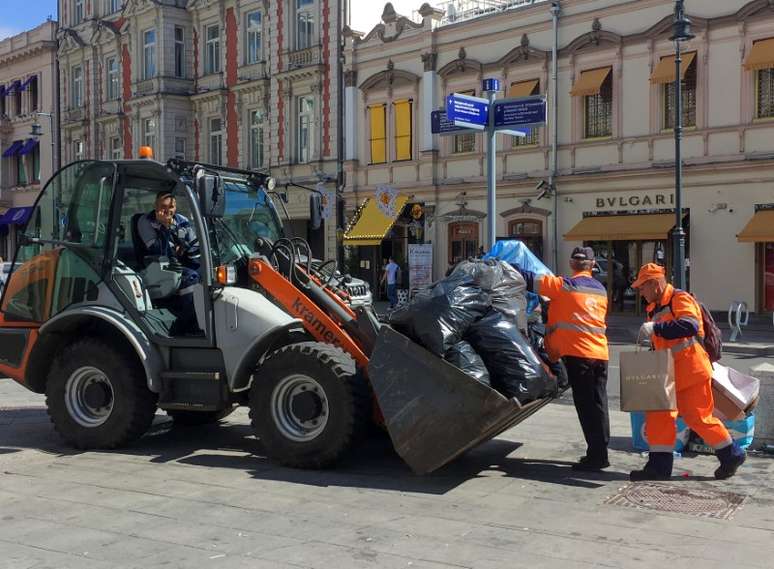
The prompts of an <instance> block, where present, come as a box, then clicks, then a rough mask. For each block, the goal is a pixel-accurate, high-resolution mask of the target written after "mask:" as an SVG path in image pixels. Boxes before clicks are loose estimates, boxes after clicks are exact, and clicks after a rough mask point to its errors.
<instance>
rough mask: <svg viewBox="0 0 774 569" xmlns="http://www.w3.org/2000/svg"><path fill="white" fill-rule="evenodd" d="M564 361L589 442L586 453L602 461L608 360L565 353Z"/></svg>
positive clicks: (605, 438) (607, 427) (606, 440)
mask: <svg viewBox="0 0 774 569" xmlns="http://www.w3.org/2000/svg"><path fill="white" fill-rule="evenodd" d="M564 365H565V367H566V368H567V376H568V377H569V380H570V387H572V400H573V402H574V403H575V410H576V411H577V412H578V419H579V420H580V424H581V428H582V429H583V436H584V437H585V438H586V444H587V445H588V450H587V451H586V456H588V457H589V460H591V461H594V462H605V461H607V445H608V443H609V442H610V417H609V416H608V412H607V362H606V361H603V360H591V359H586V358H576V357H571V356H567V357H565V358H564Z"/></svg>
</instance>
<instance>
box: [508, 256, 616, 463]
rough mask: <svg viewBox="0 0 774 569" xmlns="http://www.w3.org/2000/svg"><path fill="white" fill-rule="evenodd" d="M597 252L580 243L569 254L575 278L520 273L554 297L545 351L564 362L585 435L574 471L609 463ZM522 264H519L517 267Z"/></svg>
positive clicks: (603, 303) (603, 310)
mask: <svg viewBox="0 0 774 569" xmlns="http://www.w3.org/2000/svg"><path fill="white" fill-rule="evenodd" d="M594 264H595V259H594V250H593V249H592V248H591V247H576V248H575V249H574V250H573V252H572V255H571V257H570V268H571V269H572V273H573V274H572V277H570V278H566V277H556V276H553V275H535V274H533V273H530V272H528V271H524V270H521V269H520V268H519V271H520V272H521V273H522V275H523V276H524V278H525V280H526V281H527V288H528V289H529V290H530V291H532V292H535V293H537V294H539V295H540V296H543V297H546V298H548V299H550V301H551V302H550V305H549V307H548V322H547V323H546V351H547V352H548V356H549V358H550V359H551V360H552V361H558V360H559V359H560V358H562V359H563V360H564V365H565V367H566V368H567V376H568V379H569V381H570V386H571V387H572V399H573V402H574V403H575V410H576V411H577V413H578V420H579V421H580V424H581V428H582V429H583V436H584V438H585V439H586V445H587V450H586V456H584V457H582V458H581V459H580V460H579V461H578V462H577V463H576V464H574V465H573V470H582V471H590V472H594V471H598V470H601V469H603V468H607V467H608V466H610V463H609V462H608V456H607V446H608V443H609V442H610V418H609V416H608V409H607V364H608V360H609V354H608V347H607V336H606V335H605V334H606V331H607V328H606V324H605V318H606V317H607V292H606V291H605V287H604V286H603V285H602V284H601V283H600V282H599V281H598V280H596V279H595V278H594V277H593V276H592V273H591V271H592V269H593V268H594ZM517 268H518V267H517Z"/></svg>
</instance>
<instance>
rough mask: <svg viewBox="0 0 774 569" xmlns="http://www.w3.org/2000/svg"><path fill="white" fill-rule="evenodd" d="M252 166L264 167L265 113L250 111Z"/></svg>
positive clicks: (256, 167)
mask: <svg viewBox="0 0 774 569" xmlns="http://www.w3.org/2000/svg"><path fill="white" fill-rule="evenodd" d="M250 167H251V168H253V169H259V168H263V113H262V112H261V111H259V110H254V111H250Z"/></svg>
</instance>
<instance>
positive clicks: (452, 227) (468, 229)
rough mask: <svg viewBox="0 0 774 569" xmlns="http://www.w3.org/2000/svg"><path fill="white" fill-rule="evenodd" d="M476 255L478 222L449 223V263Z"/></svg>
mask: <svg viewBox="0 0 774 569" xmlns="http://www.w3.org/2000/svg"><path fill="white" fill-rule="evenodd" d="M476 255H478V223H464V222H458V223H450V224H449V265H456V264H457V263H459V262H460V261H464V260H465V259H468V258H470V257H475V256H476Z"/></svg>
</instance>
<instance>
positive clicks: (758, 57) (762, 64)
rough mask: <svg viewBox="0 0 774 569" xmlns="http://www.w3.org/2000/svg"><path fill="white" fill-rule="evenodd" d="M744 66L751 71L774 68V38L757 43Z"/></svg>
mask: <svg viewBox="0 0 774 569" xmlns="http://www.w3.org/2000/svg"><path fill="white" fill-rule="evenodd" d="M744 66H745V67H746V68H747V69H750V70H753V69H770V68H772V67H774V38H769V39H767V40H760V41H757V42H755V43H754V44H753V46H752V49H751V50H750V55H748V56H747V59H745V61H744Z"/></svg>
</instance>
